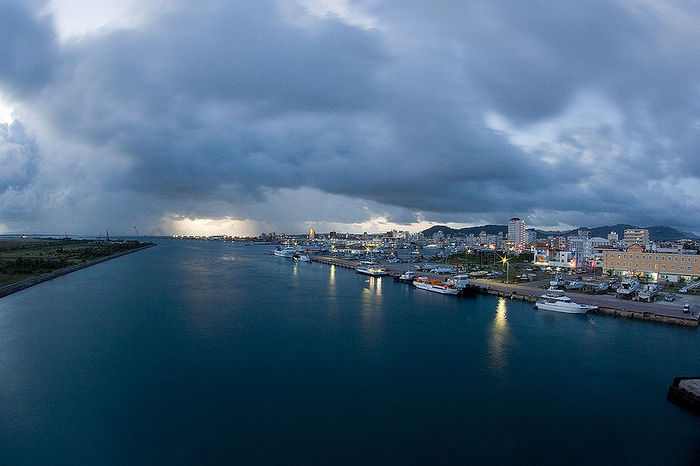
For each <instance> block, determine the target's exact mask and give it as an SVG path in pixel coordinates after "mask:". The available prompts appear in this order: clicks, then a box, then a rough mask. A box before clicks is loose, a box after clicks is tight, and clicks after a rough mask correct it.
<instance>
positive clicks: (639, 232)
mask: <svg viewBox="0 0 700 466" xmlns="http://www.w3.org/2000/svg"><path fill="white" fill-rule="evenodd" d="M623 241H624V243H625V245H627V246H629V245H631V244H641V245H642V246H644V247H645V248H647V247H649V230H647V229H646V228H627V229H626V230H625V236H624V239H623Z"/></svg>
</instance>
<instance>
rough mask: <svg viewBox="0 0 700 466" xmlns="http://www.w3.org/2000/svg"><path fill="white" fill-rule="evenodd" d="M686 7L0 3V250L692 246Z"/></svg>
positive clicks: (698, 58) (696, 112)
mask: <svg viewBox="0 0 700 466" xmlns="http://www.w3.org/2000/svg"><path fill="white" fill-rule="evenodd" d="M698 43H700V6H698V3H697V2H695V1H687V2H684V1H673V0H663V1H660V0H659V1H657V0H624V1H623V0H620V1H612V0H608V1H600V0H589V1H586V2H574V1H562V0H552V1H541V0H533V1H529V2H522V1H520V0H517V1H516V0H512V1H511V0H503V1H498V2H472V1H470V2H467V1H462V2H460V1H447V0H433V1H431V2H425V1H415V0H405V1H402V2H389V1H380V0H358V1H351V0H278V1H266V0H254V1H249V0H237V1H235V2H231V1H227V0H200V1H197V2H192V1H180V0H151V1H148V2H143V1H136V0H120V1H117V0H102V1H98V0H0V233H54V234H56V233H59V234H62V233H64V232H65V233H68V234H83V235H93V234H94V235H97V234H102V233H103V232H105V231H106V230H109V231H110V233H111V234H113V235H114V234H129V233H132V232H133V231H135V230H134V227H137V229H138V231H139V232H140V233H141V234H166V235H169V234H235V235H248V234H256V235H257V234H260V233H262V232H271V231H275V232H278V233H282V232H284V233H302V232H304V231H308V229H309V228H314V229H315V230H316V231H319V232H324V231H331V230H335V231H350V232H362V231H368V232H382V231H387V230H391V229H398V230H409V231H419V230H421V229H424V228H426V227H428V226H430V225H433V224H447V225H450V226H455V227H459V226H472V225H481V224H487V223H489V224H492V223H495V224H505V223H506V222H507V221H508V219H510V218H511V217H513V216H517V217H520V218H523V219H524V220H525V222H526V224H527V226H536V227H539V228H551V229H556V228H567V227H576V226H591V227H593V226H599V225H610V224H615V223H630V224H634V225H638V226H652V225H667V226H672V227H676V228H678V229H680V230H682V231H690V232H695V233H700V216H699V215H698V206H699V205H700V202H699V201H700V182H699V181H700V48H699V47H698V46H697V44H698Z"/></svg>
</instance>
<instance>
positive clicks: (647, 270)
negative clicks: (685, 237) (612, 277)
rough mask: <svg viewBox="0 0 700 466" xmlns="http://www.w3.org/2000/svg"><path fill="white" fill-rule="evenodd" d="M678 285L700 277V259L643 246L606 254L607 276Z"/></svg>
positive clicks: (605, 268)
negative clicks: (684, 280) (626, 276)
mask: <svg viewBox="0 0 700 466" xmlns="http://www.w3.org/2000/svg"><path fill="white" fill-rule="evenodd" d="M608 271H610V272H612V273H614V274H623V275H638V276H642V277H649V278H651V279H652V280H659V279H662V280H663V279H665V280H669V281H671V282H677V281H678V280H679V279H681V278H688V279H695V278H698V277H700V255H697V254H679V253H660V252H654V251H647V250H646V248H645V247H644V246H642V245H640V244H632V245H630V246H628V247H627V248H626V249H619V250H614V251H603V272H608Z"/></svg>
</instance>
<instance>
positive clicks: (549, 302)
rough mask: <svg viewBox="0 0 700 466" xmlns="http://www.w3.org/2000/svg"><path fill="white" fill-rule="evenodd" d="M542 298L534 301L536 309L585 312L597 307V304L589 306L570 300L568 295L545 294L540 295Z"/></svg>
mask: <svg viewBox="0 0 700 466" xmlns="http://www.w3.org/2000/svg"><path fill="white" fill-rule="evenodd" d="M541 297H542V299H540V300H538V301H537V302H536V303H535V306H536V307H537V309H543V310H545V311H555V312H564V313H567V314H585V313H586V312H588V311H590V310H593V309H598V306H591V305H588V304H578V303H575V302H573V301H571V298H569V297H568V296H561V295H554V294H545V295H542V296H541Z"/></svg>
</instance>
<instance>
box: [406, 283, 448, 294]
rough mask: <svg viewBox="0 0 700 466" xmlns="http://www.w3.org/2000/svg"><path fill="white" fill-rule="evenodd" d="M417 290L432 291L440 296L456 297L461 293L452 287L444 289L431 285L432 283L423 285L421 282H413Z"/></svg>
mask: <svg viewBox="0 0 700 466" xmlns="http://www.w3.org/2000/svg"><path fill="white" fill-rule="evenodd" d="M413 284H414V285H415V287H416V288H419V289H421V290H426V291H432V292H434V293H440V294H447V295H456V294H458V293H459V290H458V289H457V288H452V287H443V286H437V285H431V284H430V283H421V282H415V281H414V282H413Z"/></svg>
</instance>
